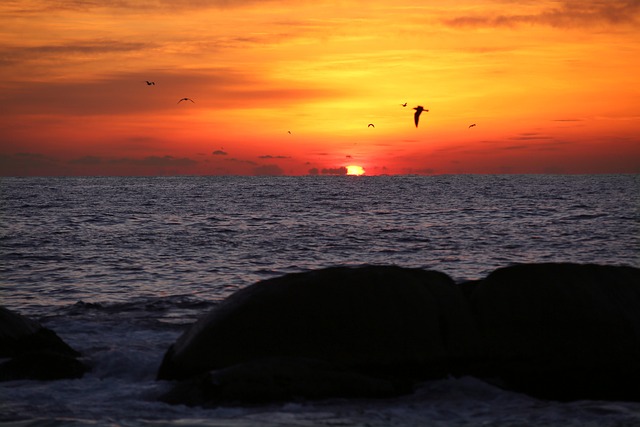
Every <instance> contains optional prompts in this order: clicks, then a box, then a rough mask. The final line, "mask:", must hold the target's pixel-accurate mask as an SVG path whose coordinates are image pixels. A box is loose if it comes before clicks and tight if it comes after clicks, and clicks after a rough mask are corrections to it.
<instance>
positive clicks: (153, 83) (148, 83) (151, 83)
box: [145, 80, 156, 86]
mask: <svg viewBox="0 0 640 427" xmlns="http://www.w3.org/2000/svg"><path fill="white" fill-rule="evenodd" d="M145 82H147V86H151V85H155V84H156V82H150V81H149V80H145Z"/></svg>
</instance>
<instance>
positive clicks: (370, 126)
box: [367, 123, 375, 128]
mask: <svg viewBox="0 0 640 427" xmlns="http://www.w3.org/2000/svg"><path fill="white" fill-rule="evenodd" d="M367 127H368V128H374V127H375V126H374V125H373V123H369V124H368V125H367Z"/></svg>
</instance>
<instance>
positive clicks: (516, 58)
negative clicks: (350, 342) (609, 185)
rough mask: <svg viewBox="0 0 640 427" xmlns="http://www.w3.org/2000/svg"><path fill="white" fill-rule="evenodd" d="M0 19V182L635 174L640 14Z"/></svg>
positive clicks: (289, 10)
mask: <svg viewBox="0 0 640 427" xmlns="http://www.w3.org/2000/svg"><path fill="white" fill-rule="evenodd" d="M103 3H104V4H108V5H107V6H102V4H103ZM445 4H446V6H443V5H445ZM0 20H1V22H2V25H1V26H0V102H1V104H2V114H1V115H0V175H5V176H6V175H167V174H197V175H222V174H240V175H261V174H284V175H306V174H309V173H317V174H336V173H337V174H340V173H343V172H344V170H345V169H344V167H346V166H348V165H360V166H362V167H363V168H364V169H365V171H366V174H367V175H378V174H445V173H548V172H552V173H640V131H639V129H640V79H639V78H638V76H639V75H640V30H638V28H640V1H639V0H627V1H625V0H615V1H614V0H611V1H609V0H581V1H573V0H567V1H558V0H555V1H552V0H524V1H511V0H487V1H482V2H480V1H476V0H451V1H446V2H444V1H436V0H425V1H420V2H417V1H415V0H411V1H405V0H392V1H383V0H367V1H364V0H343V1H322V0H313V1H301V0H271V1H258V0H253V1H250V0H208V1H207V0H147V1H144V2H141V1H138V0H116V1H109V2H106V1H105V2H96V1H91V0H65V1H52V0H3V2H2V3H0ZM145 80H150V81H154V82H155V83H156V84H155V85H153V86H149V85H147V84H146V83H145ZM183 97H189V98H191V99H193V100H194V102H193V103H191V102H188V101H185V102H181V103H179V104H178V100H180V99H181V98H183ZM404 102H407V103H408V105H407V107H402V106H401V104H402V103H404ZM417 105H423V106H424V108H425V109H429V112H424V113H422V116H421V118H420V125H419V127H418V128H416V127H415V126H414V124H413V112H414V110H413V109H412V108H413V107H415V106H417ZM369 123H372V124H374V126H375V127H373V126H368V124H369ZM472 123H475V124H476V126H475V127H472V128H469V125H470V124H472ZM289 132H291V133H289Z"/></svg>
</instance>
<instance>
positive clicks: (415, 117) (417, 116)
mask: <svg viewBox="0 0 640 427" xmlns="http://www.w3.org/2000/svg"><path fill="white" fill-rule="evenodd" d="M414 110H416V112H415V114H414V115H413V121H414V122H415V123H416V127H418V120H420V114H421V113H422V112H423V111H427V112H428V111H429V110H425V109H424V107H423V106H422V105H418V106H417V107H415V108H414Z"/></svg>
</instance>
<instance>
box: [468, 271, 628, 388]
mask: <svg viewBox="0 0 640 427" xmlns="http://www.w3.org/2000/svg"><path fill="white" fill-rule="evenodd" d="M472 301H473V303H472V305H473V310H474V313H475V315H476V316H477V319H478V323H479V327H480V329H481V330H482V334H483V336H484V339H485V350H486V355H485V364H484V365H483V366H484V368H483V369H484V372H478V374H479V375H483V376H487V377H493V378H496V379H497V380H498V381H499V382H500V383H501V384H502V385H503V386H505V387H506V388H509V389H513V390H517V391H521V392H525V393H528V394H531V395H534V396H537V397H541V398H547V399H557V400H575V399H614V400H640V269H636V268H631V267H616V266H601V265H580V264H552V263H550V264H526V265H516V266H512V267H506V268H501V269H498V270H496V271H494V272H493V273H491V274H490V275H489V276H488V277H487V278H486V279H484V280H482V281H480V282H479V283H477V284H476V289H475V290H474V291H473V294H472Z"/></svg>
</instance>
